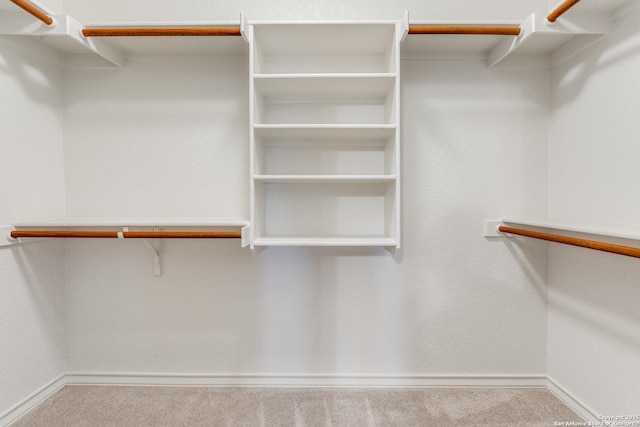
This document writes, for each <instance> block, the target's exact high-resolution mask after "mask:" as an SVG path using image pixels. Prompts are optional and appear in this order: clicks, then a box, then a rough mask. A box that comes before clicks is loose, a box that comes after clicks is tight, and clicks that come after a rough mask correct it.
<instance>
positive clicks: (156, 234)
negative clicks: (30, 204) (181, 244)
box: [11, 230, 241, 239]
mask: <svg viewBox="0 0 640 427" xmlns="http://www.w3.org/2000/svg"><path fill="white" fill-rule="evenodd" d="M11 237H13V238H14V239H17V238H19V237H64V238H108V239H109V238H110V239H239V238H240V237H241V233H240V232H239V231H69V230H13V231H12V232H11Z"/></svg>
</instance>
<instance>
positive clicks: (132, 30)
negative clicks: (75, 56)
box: [82, 27, 241, 37]
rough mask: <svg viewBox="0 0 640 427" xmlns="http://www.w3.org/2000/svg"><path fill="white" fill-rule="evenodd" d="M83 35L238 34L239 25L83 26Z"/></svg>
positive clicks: (202, 35)
mask: <svg viewBox="0 0 640 427" xmlns="http://www.w3.org/2000/svg"><path fill="white" fill-rule="evenodd" d="M82 34H83V35H84V36H85V37H163V36H200V37H210V36H240V35H241V34H240V27H103V28H84V29H83V30H82Z"/></svg>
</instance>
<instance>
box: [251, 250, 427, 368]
mask: <svg viewBox="0 0 640 427" xmlns="http://www.w3.org/2000/svg"><path fill="white" fill-rule="evenodd" d="M397 255H398V254H397V253H396V255H393V254H391V253H389V252H388V251H386V250H384V249H382V248H268V249H266V250H262V251H258V252H257V253H256V255H255V261H256V263H255V268H256V270H255V280H256V283H255V285H256V286H257V287H259V296H258V297H257V298H256V299H255V303H256V319H255V321H256V323H257V324H258V325H259V326H260V331H259V333H258V334H257V336H258V337H259V341H260V343H259V344H258V345H257V346H258V347H259V349H256V350H257V351H258V352H259V353H258V354H260V363H261V364H262V365H263V366H262V367H261V368H262V370H263V371H264V372H269V373H273V374H276V375H277V374H291V375H296V374H306V375H310V374H319V375H323V376H324V375H328V376H329V377H332V376H335V375H338V376H340V375H344V374H365V375H366V374H372V373H376V372H389V371H398V370H400V369H402V368H401V367H403V366H407V365H408V362H407V361H406V360H404V358H405V356H406V355H405V353H404V348H405V346H406V344H407V343H406V342H405V341H406V340H407V336H406V330H405V328H404V327H403V321H404V320H403V319H404V318H406V316H407V313H406V311H407V309H406V307H405V306H404V303H405V302H406V301H405V299H404V298H403V295H404V293H403V292H402V291H401V289H398V286H397V284H398V280H397V277H399V275H398V274H397V273H398V272H397V270H398V268H399V264H400V261H399V258H397ZM394 278H396V279H394ZM413 338H415V337H413ZM390 366H391V367H392V368H390ZM274 371H276V372H274Z"/></svg>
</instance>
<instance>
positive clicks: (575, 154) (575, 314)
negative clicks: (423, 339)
mask: <svg viewBox="0 0 640 427" xmlns="http://www.w3.org/2000/svg"><path fill="white" fill-rule="evenodd" d="M618 16H619V17H618V19H617V20H616V28H615V31H614V32H613V33H612V34H610V35H608V36H607V37H606V38H605V39H603V40H602V41H600V42H599V43H598V44H597V45H595V46H593V47H592V48H591V49H589V50H587V51H585V52H583V53H582V54H580V55H577V56H575V57H574V58H572V59H571V60H569V61H567V62H565V63H563V64H561V65H560V66H558V67H556V68H554V69H553V70H552V76H551V77H552V79H551V85H552V114H551V121H550V140H549V212H550V214H551V216H555V217H560V218H570V219H575V220H583V221H595V222H604V223H607V222H608V223H616V222H620V223H630V224H634V223H635V224H637V223H638V217H639V216H640V201H639V200H638V194H640V180H638V165H640V145H639V144H638V135H640V122H639V121H638V111H639V110H640V84H639V83H638V77H637V76H638V72H637V70H638V69H639V68H640V33H639V32H638V29H639V28H638V22H640V7H639V4H638V2H631V3H630V5H629V6H628V7H626V8H625V9H624V10H622V11H620V12H619V13H618ZM620 243H622V244H627V245H628V244H630V243H633V242H628V241H627V242H620ZM638 277H640V265H639V264H638V261H637V260H634V259H632V258H625V257H620V256H616V255H609V254H604V253H597V252H596V253H594V252H593V251H587V250H582V249H575V248H567V247H559V246H556V245H551V246H550V248H549V275H548V281H549V344H548V351H547V353H548V362H547V364H548V367H547V370H548V374H549V376H550V377H551V378H552V379H553V380H554V381H556V382H557V383H558V384H559V385H561V386H562V387H564V388H565V389H566V390H568V391H569V392H571V393H572V394H574V395H575V396H577V397H578V398H579V399H580V400H582V401H583V402H584V403H586V404H587V405H588V406H590V407H591V409H592V410H593V411H595V412H596V413H598V414H602V415H616V414H625V413H632V414H636V413H637V412H638V402H640V384H639V383H638V378H640V357H639V354H640V310H638V303H639V299H638Z"/></svg>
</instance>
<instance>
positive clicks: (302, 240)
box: [254, 236, 398, 247]
mask: <svg viewBox="0 0 640 427" xmlns="http://www.w3.org/2000/svg"><path fill="white" fill-rule="evenodd" d="M397 243H398V242H397V240H396V239H391V238H387V237H370V236H335V237H329V236H323V237H319V236H295V237H289V236H267V237H259V238H257V239H255V240H254V245H255V246H378V247H380V246H382V247H393V246H396V245H397Z"/></svg>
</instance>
